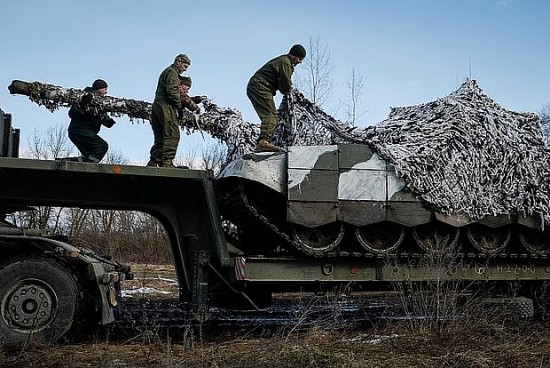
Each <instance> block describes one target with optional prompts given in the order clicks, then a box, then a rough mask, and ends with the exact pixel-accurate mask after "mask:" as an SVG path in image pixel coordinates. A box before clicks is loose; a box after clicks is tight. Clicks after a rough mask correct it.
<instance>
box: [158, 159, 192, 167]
mask: <svg viewBox="0 0 550 368" xmlns="http://www.w3.org/2000/svg"><path fill="white" fill-rule="evenodd" d="M160 167H168V168H172V169H189V167H188V166H176V165H174V161H173V160H163V161H162V164H161V165H160Z"/></svg>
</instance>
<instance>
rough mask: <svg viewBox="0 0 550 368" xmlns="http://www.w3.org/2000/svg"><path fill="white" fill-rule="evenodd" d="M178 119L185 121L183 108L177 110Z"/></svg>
mask: <svg viewBox="0 0 550 368" xmlns="http://www.w3.org/2000/svg"><path fill="white" fill-rule="evenodd" d="M176 118H177V119H178V120H181V119H183V107H178V108H176Z"/></svg>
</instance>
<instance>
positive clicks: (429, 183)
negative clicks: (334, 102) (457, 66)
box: [285, 80, 550, 225]
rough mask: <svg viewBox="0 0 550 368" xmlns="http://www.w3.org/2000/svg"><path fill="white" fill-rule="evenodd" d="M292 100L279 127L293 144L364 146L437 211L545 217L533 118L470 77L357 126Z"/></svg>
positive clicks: (544, 174)
mask: <svg viewBox="0 0 550 368" xmlns="http://www.w3.org/2000/svg"><path fill="white" fill-rule="evenodd" d="M293 99H294V101H297V102H295V103H294V109H293V110H294V121H291V120H289V123H287V125H289V126H290V127H286V128H285V129H286V131H289V132H292V133H293V134H294V138H293V139H294V140H293V141H310V140H315V141H314V142H312V143H313V144H332V143H337V142H342V141H344V142H363V143H366V144H369V145H370V146H371V147H373V148H374V149H375V150H376V151H377V152H378V153H379V154H380V155H381V156H382V157H384V158H385V159H387V160H389V161H390V162H391V163H392V164H393V166H394V167H395V170H396V172H397V174H398V175H399V176H401V177H403V178H404V179H405V182H406V183H407V186H408V187H409V188H410V190H411V191H412V192H413V193H415V194H416V195H417V196H418V197H419V198H421V199H422V200H423V201H425V202H427V203H428V204H430V205H431V206H432V207H433V208H434V209H435V210H437V211H440V212H442V213H445V214H460V215H464V216H467V217H470V218H471V219H474V220H476V219H480V218H483V217H484V216H488V215H491V216H497V215H509V214H518V215H524V216H532V215H534V216H535V217H538V218H540V219H542V220H543V225H544V223H547V222H549V221H550V208H549V205H550V198H549V193H550V191H549V189H550V187H549V184H548V183H549V180H548V179H547V178H549V177H550V166H549V164H548V158H549V156H548V152H547V150H546V149H545V146H544V142H543V136H542V133H541V129H540V121H539V118H538V116H537V115H536V114H533V113H519V112H514V111H509V110H506V109H504V108H502V107H501V106H499V105H498V104H496V103H495V102H494V101H493V100H491V99H490V98H489V97H487V96H486V95H485V94H483V92H482V91H481V89H480V88H479V87H478V86H477V84H476V82H475V81H473V80H471V81H467V82H465V83H464V84H463V85H462V86H461V87H460V88H459V89H458V90H457V91H455V92H453V93H451V94H450V95H449V96H446V97H443V98H440V99H438V100H436V101H434V102H430V103H426V104H422V105H417V106H410V107H400V108H393V109H392V110H391V113H390V115H389V117H388V118H387V119H386V120H384V121H382V122H380V123H379V124H377V125H376V126H373V127H368V128H366V129H364V130H361V131H354V130H352V129H351V128H350V127H348V126H347V125H346V124H343V123H341V122H338V121H337V120H335V119H334V118H332V117H331V116H329V115H327V114H325V113H324V112H322V111H320V110H319V109H318V107H316V106H314V105H312V104H311V103H309V102H308V101H307V100H305V99H304V98H303V96H301V95H299V94H298V93H294V97H293ZM285 104H288V101H285ZM287 114H288V113H287ZM290 122H292V124H291V123H290ZM315 122H316V124H315ZM319 126H322V127H323V129H320V128H319ZM308 143H309V142H308Z"/></svg>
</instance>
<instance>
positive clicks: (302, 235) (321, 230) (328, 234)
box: [291, 222, 344, 256]
mask: <svg viewBox="0 0 550 368" xmlns="http://www.w3.org/2000/svg"><path fill="white" fill-rule="evenodd" d="M291 228H292V237H293V239H294V240H295V241H296V243H297V246H298V247H299V250H301V251H303V252H305V253H306V254H308V255H316V256H320V255H322V254H325V253H327V252H330V251H331V250H333V249H334V248H336V247H337V246H338V244H340V242H341V241H342V238H343V237H344V225H343V224H342V223H339V222H334V223H332V224H326V225H322V226H318V227H314V228H309V227H307V226H302V225H297V224H292V226H291Z"/></svg>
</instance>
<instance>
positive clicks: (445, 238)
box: [413, 222, 460, 254]
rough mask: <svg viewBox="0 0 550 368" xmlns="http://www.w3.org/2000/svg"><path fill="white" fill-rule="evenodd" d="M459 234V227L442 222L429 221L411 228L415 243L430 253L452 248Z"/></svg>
mask: <svg viewBox="0 0 550 368" xmlns="http://www.w3.org/2000/svg"><path fill="white" fill-rule="evenodd" d="M459 235H460V229H459V228H457V227H454V226H451V225H447V224H444V223H442V222H431V223H427V224H422V225H418V226H415V227H414V228H413V237H414V240H415V242H416V244H418V246H419V247H420V248H422V249H423V250H424V251H426V252H427V253H432V254H433V253H442V252H447V251H451V250H454V249H455V247H456V244H457V242H458V236H459Z"/></svg>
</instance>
